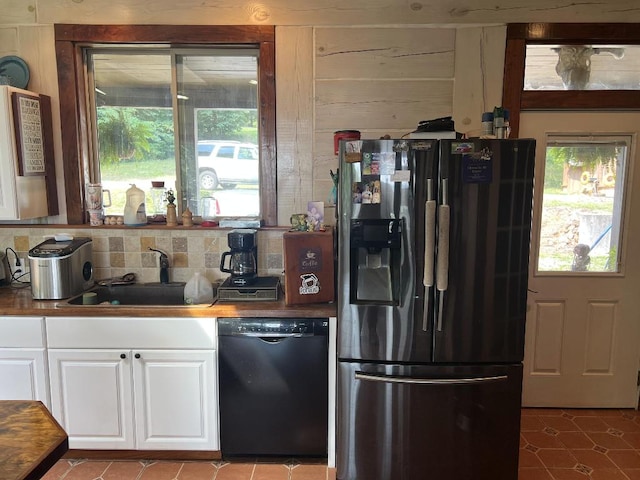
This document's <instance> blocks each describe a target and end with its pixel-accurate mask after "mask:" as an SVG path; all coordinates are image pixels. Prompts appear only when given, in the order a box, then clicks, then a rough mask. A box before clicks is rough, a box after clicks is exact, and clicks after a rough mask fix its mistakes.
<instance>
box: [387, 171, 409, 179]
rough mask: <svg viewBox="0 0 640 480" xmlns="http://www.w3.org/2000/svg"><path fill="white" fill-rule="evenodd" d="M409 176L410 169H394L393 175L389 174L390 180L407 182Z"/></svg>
mask: <svg viewBox="0 0 640 480" xmlns="http://www.w3.org/2000/svg"><path fill="white" fill-rule="evenodd" d="M410 178H411V171H410V170H396V171H395V172H393V175H391V181H392V182H408V181H409V179H410Z"/></svg>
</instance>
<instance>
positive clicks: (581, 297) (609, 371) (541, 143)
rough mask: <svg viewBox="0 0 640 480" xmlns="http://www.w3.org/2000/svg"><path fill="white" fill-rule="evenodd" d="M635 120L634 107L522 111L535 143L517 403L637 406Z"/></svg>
mask: <svg viewBox="0 0 640 480" xmlns="http://www.w3.org/2000/svg"><path fill="white" fill-rule="evenodd" d="M638 128H640V113H628V112H623V113H599V112H525V113H523V114H522V116H521V128H520V137H522V138H529V137H531V138H535V139H536V140H537V142H538V143H537V149H536V178H535V185H536V187H535V193H534V195H535V196H534V220H533V231H532V239H531V258H530V276H529V289H530V291H529V296H528V315H527V329H526V342H525V359H524V378H523V405H524V406H531V407H534V406H538V407H592V408H597V407H636V406H637V403H638V391H637V386H636V379H637V372H638V361H639V360H638V358H639V350H640V348H639V341H638V330H639V328H638V311H640V309H639V307H640V289H639V287H640V255H638V253H637V252H636V251H635V250H636V249H637V248H638V247H637V245H638V244H640V215H638V214H637V212H638V211H640V210H639V209H640V167H639V166H638V165H637V164H638V161H639V160H640V158H638V157H639V153H638V146H637V131H638ZM632 186H634V187H635V189H634V188H632ZM634 212H635V213H634Z"/></svg>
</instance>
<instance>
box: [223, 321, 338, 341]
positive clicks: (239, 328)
mask: <svg viewBox="0 0 640 480" xmlns="http://www.w3.org/2000/svg"><path fill="white" fill-rule="evenodd" d="M328 329H329V321H328V320H327V319H326V318H320V319H318V318H220V319H218V335H246V336H254V337H288V336H307V335H327V333H328Z"/></svg>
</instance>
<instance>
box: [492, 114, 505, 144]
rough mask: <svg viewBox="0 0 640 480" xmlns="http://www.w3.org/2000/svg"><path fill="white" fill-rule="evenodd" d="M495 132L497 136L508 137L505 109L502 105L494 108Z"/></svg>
mask: <svg viewBox="0 0 640 480" xmlns="http://www.w3.org/2000/svg"><path fill="white" fill-rule="evenodd" d="M493 134H494V135H495V136H496V138H506V129H505V126H504V109H503V108H502V107H495V108H494V109H493Z"/></svg>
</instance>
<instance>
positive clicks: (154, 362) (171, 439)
mask: <svg viewBox="0 0 640 480" xmlns="http://www.w3.org/2000/svg"><path fill="white" fill-rule="evenodd" d="M133 353H134V360H133V383H134V398H135V417H136V439H137V441H136V447H137V448H138V449H141V450H163V449H166V450H218V449H219V448H218V433H217V432H218V428H217V423H218V414H217V395H216V388H217V387H216V386H217V380H216V376H217V373H216V372H217V369H216V366H215V351H214V350H134V351H133Z"/></svg>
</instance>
